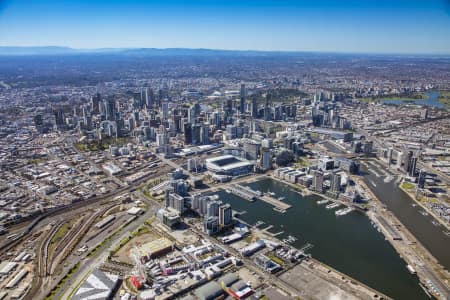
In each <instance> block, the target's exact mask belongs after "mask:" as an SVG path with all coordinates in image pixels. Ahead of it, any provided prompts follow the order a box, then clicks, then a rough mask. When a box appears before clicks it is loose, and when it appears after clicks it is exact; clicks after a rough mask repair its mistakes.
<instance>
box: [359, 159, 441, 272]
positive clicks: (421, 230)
mask: <svg viewBox="0 0 450 300" xmlns="http://www.w3.org/2000/svg"><path fill="white" fill-rule="evenodd" d="M371 168H372V169H373V170H374V171H375V172H376V173H382V171H386V169H385V168H384V170H380V169H379V168H376V167H374V166H371ZM362 170H363V171H366V172H365V175H364V180H365V182H366V184H367V186H368V187H369V188H370V189H371V190H372V192H373V193H374V194H375V195H376V196H377V197H378V199H380V200H381V201H382V202H383V203H384V204H386V206H387V208H388V209H389V210H390V211H392V213H393V214H394V215H395V216H396V217H397V218H398V219H399V220H400V222H402V224H403V225H404V226H405V227H406V228H407V229H408V230H409V231H410V232H411V233H412V234H414V236H415V237H416V238H417V239H418V240H419V241H420V243H421V244H422V245H424V246H425V248H427V250H428V251H430V253H431V254H432V255H433V256H434V257H435V258H436V259H437V260H438V261H439V263H440V264H442V265H443V266H444V267H445V268H446V269H450V237H448V236H446V235H445V234H444V231H445V229H444V227H443V226H436V225H434V224H433V220H434V218H433V217H432V216H430V215H426V216H424V215H423V214H422V213H421V211H423V209H422V208H421V207H420V206H417V205H416V206H413V204H414V203H415V202H414V201H413V200H412V199H411V198H410V197H409V196H408V195H407V194H406V193H405V192H404V191H402V190H401V189H400V188H399V187H398V183H396V180H392V181H389V182H385V181H384V178H382V177H377V176H375V175H374V174H373V173H371V172H367V169H366V168H365V167H363V169H362ZM374 184H375V185H376V187H375V186H374Z"/></svg>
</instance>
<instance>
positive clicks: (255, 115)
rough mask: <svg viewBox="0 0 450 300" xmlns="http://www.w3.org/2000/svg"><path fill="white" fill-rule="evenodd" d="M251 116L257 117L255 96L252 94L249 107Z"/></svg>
mask: <svg viewBox="0 0 450 300" xmlns="http://www.w3.org/2000/svg"><path fill="white" fill-rule="evenodd" d="M251 109H252V110H251V112H252V117H253V118H257V117H258V104H257V103H256V97H255V96H253V98H252V107H251Z"/></svg>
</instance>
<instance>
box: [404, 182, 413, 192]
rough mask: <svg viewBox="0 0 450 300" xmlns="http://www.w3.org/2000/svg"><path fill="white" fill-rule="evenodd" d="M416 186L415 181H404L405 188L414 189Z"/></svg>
mask: <svg viewBox="0 0 450 300" xmlns="http://www.w3.org/2000/svg"><path fill="white" fill-rule="evenodd" d="M415 187H416V185H415V184H414V183H411V182H403V183H402V188H404V189H405V190H412V189H414V188H415Z"/></svg>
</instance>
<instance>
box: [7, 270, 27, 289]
mask: <svg viewBox="0 0 450 300" xmlns="http://www.w3.org/2000/svg"><path fill="white" fill-rule="evenodd" d="M27 274H28V270H22V271H20V272H19V273H17V275H16V276H14V278H13V279H12V280H11V281H10V282H8V284H7V285H6V286H5V287H6V288H7V289H12V288H13V287H15V286H16V285H18V284H19V283H20V282H21V281H22V279H24V278H25V276H27Z"/></svg>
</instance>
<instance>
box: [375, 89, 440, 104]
mask: <svg viewBox="0 0 450 300" xmlns="http://www.w3.org/2000/svg"><path fill="white" fill-rule="evenodd" d="M427 95H428V99H414V100H409V99H405V100H401V99H400V100H389V99H386V100H382V102H383V103H384V104H394V105H400V104H405V103H409V104H415V105H423V106H433V107H437V108H444V107H445V105H444V104H443V103H441V102H439V95H440V94H439V92H437V91H433V92H429V93H427Z"/></svg>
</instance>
